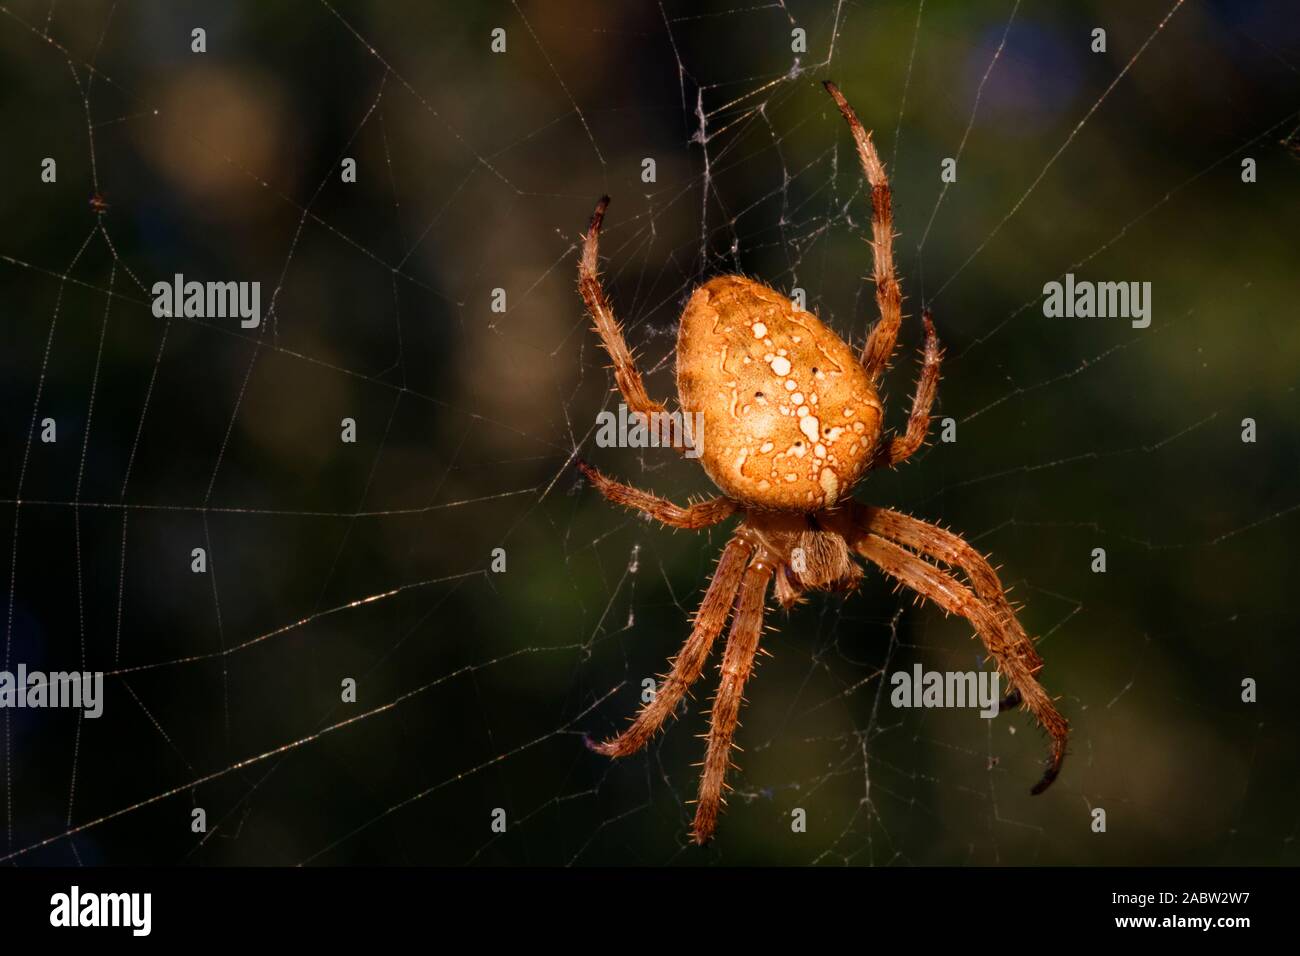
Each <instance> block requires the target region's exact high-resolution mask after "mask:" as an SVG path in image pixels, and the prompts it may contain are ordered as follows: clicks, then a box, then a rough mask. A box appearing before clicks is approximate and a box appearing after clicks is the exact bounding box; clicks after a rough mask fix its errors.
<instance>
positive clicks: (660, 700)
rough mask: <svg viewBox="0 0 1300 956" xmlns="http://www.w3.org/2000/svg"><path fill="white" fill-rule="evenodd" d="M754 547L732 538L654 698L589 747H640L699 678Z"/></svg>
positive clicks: (622, 753)
mask: <svg viewBox="0 0 1300 956" xmlns="http://www.w3.org/2000/svg"><path fill="white" fill-rule="evenodd" d="M753 553H754V549H753V547H752V546H751V545H750V544H748V543H747V542H745V541H743V540H741V539H740V538H732V539H731V540H730V541H728V542H727V546H726V547H725V548H724V549H723V551H722V557H721V558H719V559H718V567H717V569H716V570H715V571H714V572H713V580H712V581H710V582H709V588H708V590H707V591H706V592H705V593H704V600H703V601H701V602H700V609H699V610H698V611H697V612H696V613H695V622H694V625H693V626H692V628H691V633H690V636H689V637H687V638H686V643H685V644H683V645H682V649H681V651H680V652H679V653H678V654H677V657H676V658H675V659H674V660H673V662H672V664H673V667H672V671H671V673H669V674H667V675H666V676H665V677H664V679H663V680H662V681H661V682H660V684H659V688H658V690H657V691H656V693H655V695H654V698H653V699H652V700H651V701H650V702H649V703H648V704H645V705H644V706H643V707H642V708H641V710H640V712H639V713H638V714H637V715H636V717H635V718H634V719H633V720H632V723H631V725H630V726H629V727H628V728H627V730H625V731H623V733H621V734H619V735H618V736H617V737H614V738H613V739H611V740H607V741H605V742H603V743H598V744H592V749H593V750H595V751H596V752H597V753H599V754H604V755H605V756H607V757H626V756H628V755H629V754H634V753H636V752H637V751H638V750H640V749H641V748H642V747H644V746H645V745H646V744H647V743H648V742H649V741H650V738H651V737H653V736H654V735H655V733H656V732H657V731H658V730H659V728H660V727H662V726H663V724H664V722H665V721H666V720H667V719H668V718H669V717H670V716H671V715H672V714H673V712H674V711H675V710H676V709H677V705H678V704H679V703H680V702H681V699H682V697H683V696H685V694H686V691H687V690H688V689H689V688H690V686H691V685H692V684H694V683H695V681H696V680H697V679H698V678H699V676H700V673H701V672H702V671H703V670H704V663H705V661H707V660H708V657H709V650H710V648H712V647H713V642H714V641H715V640H716V639H717V637H718V635H719V634H721V633H722V628H723V626H724V625H725V624H726V623H727V616H728V614H729V613H730V611H731V603H732V600H733V599H734V598H735V596H736V591H737V589H738V588H739V587H740V584H741V578H742V576H743V575H744V573H745V566H746V565H747V564H748V563H749V559H750V557H751V556H752V555H753Z"/></svg>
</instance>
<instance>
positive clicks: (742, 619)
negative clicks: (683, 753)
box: [691, 559, 772, 844]
mask: <svg viewBox="0 0 1300 956" xmlns="http://www.w3.org/2000/svg"><path fill="white" fill-rule="evenodd" d="M771 579H772V567H771V565H770V564H768V563H767V561H765V560H762V559H759V560H756V561H754V563H752V564H751V565H750V566H749V568H748V569H747V570H746V571H745V577H744V579H743V580H742V581H741V584H740V596H739V597H738V598H737V599H736V612H735V615H734V616H733V617H732V620H731V633H730V634H729V635H728V636H727V650H726V652H725V653H724V654H723V657H722V679H721V680H720V681H719V682H718V693H717V695H716V696H714V698H713V711H712V715H711V717H710V720H709V734H708V747H707V749H706V750H705V754H704V772H703V773H702V774H701V775H700V798H699V802H698V804H697V805H696V808H695V822H694V823H693V824H692V825H691V838H692V839H693V840H694V841H695V842H696V843H697V844H704V843H707V842H709V840H710V839H711V838H712V837H713V830H714V828H715V827H716V826H717V823H718V810H719V807H720V806H721V805H722V804H723V803H724V802H725V799H724V798H723V795H722V789H723V787H724V786H725V784H726V776H727V770H728V769H730V767H731V766H732V762H731V746H732V742H733V739H734V737H735V734H736V725H737V724H738V723H739V719H740V705H741V703H742V702H743V700H744V696H743V695H744V691H745V681H747V680H748V679H749V675H750V674H751V673H753V670H754V655H755V654H757V653H758V638H759V634H760V633H761V632H762V630H763V605H764V601H765V600H766V598H767V585H768V582H769V581H771Z"/></svg>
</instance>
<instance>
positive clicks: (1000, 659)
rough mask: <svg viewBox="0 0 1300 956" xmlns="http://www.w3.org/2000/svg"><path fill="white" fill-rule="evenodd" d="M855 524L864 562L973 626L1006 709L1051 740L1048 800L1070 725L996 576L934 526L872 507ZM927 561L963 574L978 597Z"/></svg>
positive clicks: (1040, 787) (1044, 782) (1039, 788)
mask: <svg viewBox="0 0 1300 956" xmlns="http://www.w3.org/2000/svg"><path fill="white" fill-rule="evenodd" d="M852 520H853V522H854V525H853V527H851V528H847V529H845V530H846V532H847V534H848V535H850V537H849V540H850V541H851V542H852V544H853V547H854V549H855V550H856V551H857V552H858V553H859V554H861V555H862V556H863V557H865V558H868V559H869V560H871V561H873V562H874V563H875V564H877V565H879V566H880V568H881V569H882V570H883V571H884V572H885V573H886V574H888V575H890V576H891V577H893V578H895V579H896V580H897V581H899V582H900V583H902V584H904V585H906V586H907V587H909V588H911V589H912V590H913V591H915V592H916V593H918V594H920V595H921V596H922V597H926V598H929V599H930V600H932V601H934V602H935V603H936V604H938V605H939V606H940V607H941V608H943V609H944V610H945V611H948V612H950V613H955V614H960V615H961V616H963V617H964V618H966V619H967V620H968V621H970V623H971V624H972V625H973V626H974V628H975V631H976V633H977V634H979V636H980V639H981V640H982V641H983V642H984V646H985V648H986V649H987V650H988V652H989V654H990V655H991V656H992V657H993V659H994V661H996V662H997V667H998V670H999V671H1000V672H1001V673H1002V675H1003V676H1004V677H1005V678H1006V679H1007V681H1008V683H1010V684H1011V692H1010V693H1009V694H1008V695H1007V697H1006V698H1005V699H1004V701H1003V703H1002V704H1001V705H1000V708H999V709H1007V708H1010V707H1013V706H1015V705H1017V704H1021V705H1023V706H1024V708H1025V709H1026V710H1028V711H1029V712H1030V713H1031V714H1033V716H1034V718H1035V719H1036V720H1037V721H1038V723H1039V725H1040V726H1042V728H1043V729H1044V730H1045V731H1047V733H1048V735H1049V736H1050V737H1051V740H1052V744H1051V755H1050V757H1049V758H1048V763H1047V769H1046V771H1045V772H1044V773H1043V777H1042V779H1041V780H1039V782H1038V783H1037V784H1036V785H1035V786H1034V787H1033V790H1032V792H1033V793H1036V794H1038V793H1042V792H1043V791H1044V790H1046V789H1047V788H1048V787H1049V786H1051V784H1052V781H1054V780H1055V779H1056V778H1057V776H1058V775H1059V774H1060V772H1061V763H1062V761H1064V760H1065V749H1066V744H1067V743H1068V741H1069V738H1070V725H1069V723H1068V722H1067V721H1066V719H1065V718H1064V717H1062V716H1061V714H1060V712H1059V711H1058V710H1057V709H1056V705H1055V704H1054V703H1053V702H1052V698H1051V697H1049V696H1048V694H1047V691H1045V690H1044V689H1043V685H1042V684H1040V683H1039V682H1038V678H1037V676H1036V675H1037V673H1038V671H1039V670H1041V669H1042V666H1043V660H1042V658H1041V657H1039V655H1038V651H1037V649H1036V648H1035V647H1034V643H1033V641H1031V640H1030V639H1029V636H1028V635H1027V634H1025V630H1024V628H1023V627H1021V626H1020V622H1019V620H1017V618H1016V615H1015V611H1014V610H1013V609H1012V607H1011V604H1010V602H1009V601H1007V599H1006V593H1005V591H1004V589H1003V587H1002V584H1001V582H1000V581H999V580H998V576H997V573H996V572H995V571H994V570H993V568H992V567H990V566H989V564H988V562H987V561H985V560H984V558H983V557H981V556H980V555H979V553H978V552H976V551H975V549H974V548H972V547H971V546H970V545H969V544H967V543H966V542H965V541H964V540H963V539H962V538H960V537H958V536H957V535H955V534H952V533H951V532H949V531H945V530H943V529H942V528H938V527H935V526H934V525H931V524H928V523H927V522H924V521H920V520H918V519H916V518H911V517H909V516H907V515H903V514H899V513H898V512H895V511H888V510H886V509H882V508H868V507H859V508H857V509H854V513H853V515H852ZM904 545H906V547H904ZM909 548H911V549H915V550H908V549H909ZM918 551H919V552H921V554H918V553H916V552H918ZM922 554H926V555H929V556H931V557H933V558H935V559H937V560H939V561H942V562H944V563H947V564H952V565H955V566H957V567H959V568H961V570H962V571H963V573H965V574H966V576H967V577H968V578H969V580H970V582H971V586H972V587H973V588H974V593H972V591H971V589H970V588H967V587H966V586H965V585H964V584H962V583H961V582H960V581H958V580H957V579H956V578H954V577H953V576H952V575H950V574H947V573H945V572H944V571H942V570H941V569H940V568H938V567H937V566H935V565H934V564H932V563H931V562H930V561H927V560H926V559H925V558H924V557H922V556H921V555H922Z"/></svg>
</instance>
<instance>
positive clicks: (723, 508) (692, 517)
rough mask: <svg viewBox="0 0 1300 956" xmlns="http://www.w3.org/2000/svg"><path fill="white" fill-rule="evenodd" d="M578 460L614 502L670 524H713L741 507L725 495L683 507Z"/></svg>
mask: <svg viewBox="0 0 1300 956" xmlns="http://www.w3.org/2000/svg"><path fill="white" fill-rule="evenodd" d="M576 464H577V466H578V470H579V471H581V472H582V473H583V474H584V475H585V476H586V477H587V480H588V481H590V482H591V483H592V485H594V486H595V488H596V490H597V491H599V492H600V493H601V494H602V495H604V496H605V497H606V498H607V499H609V500H610V501H612V502H614V504H616V505H622V506H623V507H624V508H631V509H633V510H635V511H640V512H641V513H642V514H646V515H649V516H650V517H651V518H653V519H654V520H655V521H658V522H659V523H660V524H662V525H667V526H668V527H670V528H686V529H688V530H698V529H700V528H709V527H712V526H713V525H715V524H717V523H718V522H720V521H725V520H726V519H727V518H730V517H731V516H732V515H733V514H735V513H736V512H737V511H739V510H740V504H739V503H738V502H735V501H732V500H731V499H730V498H725V497H722V496H718V497H716V498H708V499H706V500H704V501H697V502H696V503H695V504H692V505H687V506H686V507H685V508H683V507H682V506H681V505H677V504H674V503H673V502H671V501H669V500H668V499H667V498H660V497H659V496H658V495H655V494H652V493H650V492H648V491H642V490H641V489H640V488H633V487H632V486H631V485H625V484H623V483H622V482H621V481H615V480H614V479H613V478H609V477H607V476H605V475H603V474H601V473H600V472H599V471H597V470H596V469H595V468H593V467H592V466H591V465H589V464H587V463H586V462H585V461H582V460H581V459H579V460H578V461H577V462H576Z"/></svg>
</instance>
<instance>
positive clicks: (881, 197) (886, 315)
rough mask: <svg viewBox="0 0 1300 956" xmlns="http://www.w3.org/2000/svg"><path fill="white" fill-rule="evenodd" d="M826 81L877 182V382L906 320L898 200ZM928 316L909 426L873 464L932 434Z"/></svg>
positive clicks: (933, 374)
mask: <svg viewBox="0 0 1300 956" xmlns="http://www.w3.org/2000/svg"><path fill="white" fill-rule="evenodd" d="M824 85H825V87H826V91H827V92H828V93H830V95H831V97H832V98H833V99H834V100H835V104H836V105H837V106H838V107H839V108H840V112H841V113H842V114H843V115H844V119H845V120H846V121H847V122H848V124H849V132H851V133H852V134H853V142H854V144H855V145H856V146H857V150H858V160H859V161H860V162H861V164H862V172H863V175H865V176H866V178H867V182H868V183H869V184H870V186H871V259H872V264H873V272H874V278H875V283H876V308H877V309H878V310H879V311H880V321H879V322H877V323H876V324H875V326H873V327H872V329H871V334H870V335H869V336H868V337H867V342H866V344H865V345H864V346H863V347H862V367H863V368H864V369H866V372H867V376H868V377H869V378H870V379H871V384H872V385H877V384H878V383H879V381H880V377H881V375H883V374H884V372H885V369H886V368H887V367H888V366H889V360H890V358H891V357H892V356H893V354H894V348H895V346H896V344H897V342H898V328H899V326H900V325H901V324H902V321H903V292H902V289H901V288H900V287H899V284H898V275H897V270H896V267H895V265H894V204H893V199H892V197H891V194H890V191H889V177H888V176H886V175H885V164H884V163H882V162H881V161H880V154H879V153H877V152H876V144H875V143H874V142H872V139H871V134H870V133H869V132H867V130H866V129H864V128H863V126H862V122H861V121H860V120H859V119H858V114H857V113H855V112H854V111H853V107H852V106H850V105H849V101H848V100H846V99H845V98H844V94H843V93H841V92H840V90H839V87H837V86H836V85H835V84H834V83H832V82H830V81H829V80H828V81H826V83H825V84H824ZM922 319H923V321H924V322H925V345H924V347H923V359H922V365H921V377H920V379H919V380H918V381H917V383H916V395H915V397H914V398H913V399H912V412H911V414H910V415H909V416H908V421H907V431H906V432H905V433H904V434H903V435H900V436H895V437H894V438H893V439H891V440H890V441H889V442H887V443H882V444H881V446H880V449H879V450H878V452H877V453H876V456H875V458H874V459H873V461H872V463H871V467H872V468H880V467H888V466H892V465H897V464H898V463H899V462H901V461H905V460H906V459H907V458H909V457H911V456H912V455H913V454H915V453H916V451H917V449H919V448H920V447H921V446H922V445H923V444H924V443H925V436H926V433H927V432H928V431H929V429H930V407H931V405H933V404H934V396H935V392H936V390H937V388H938V385H939V360H940V358H941V355H940V352H939V344H938V341H937V339H936V337H935V333H934V322H933V320H932V316H931V314H930V310H929V309H926V310H925V312H924V313H923V314H922Z"/></svg>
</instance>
